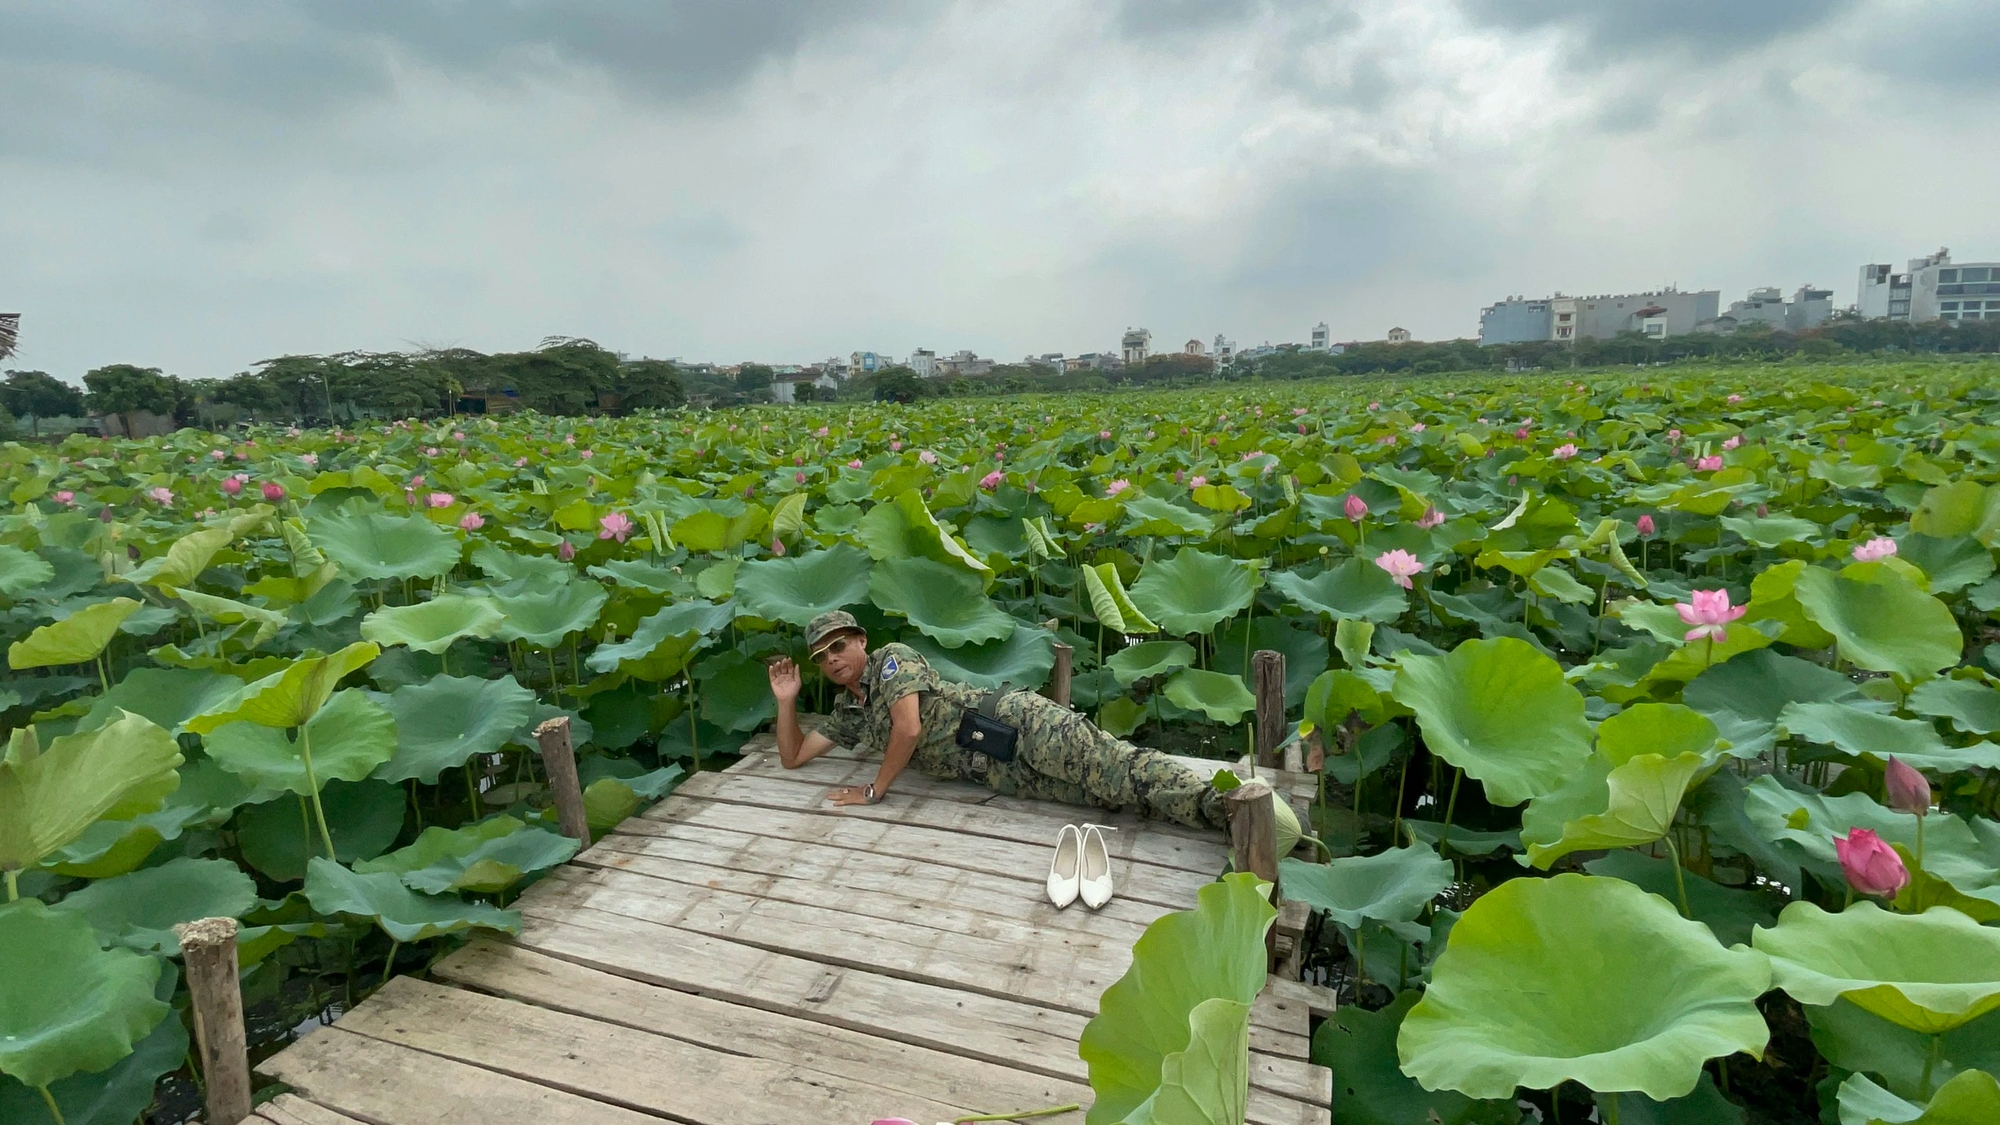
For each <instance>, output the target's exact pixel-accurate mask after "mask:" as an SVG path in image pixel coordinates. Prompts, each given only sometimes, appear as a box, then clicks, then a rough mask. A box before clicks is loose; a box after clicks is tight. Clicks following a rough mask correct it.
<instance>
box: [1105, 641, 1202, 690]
mask: <svg viewBox="0 0 2000 1125" xmlns="http://www.w3.org/2000/svg"><path fill="white" fill-rule="evenodd" d="M1196 655H1197V654H1196V653H1195V651H1194V646H1193V645H1191V644H1188V643H1187V642H1186V641H1146V642H1144V643H1142V644H1136V645H1133V646H1131V647H1130V648H1124V649H1120V650H1118V652H1116V653H1114V654H1113V655H1112V656H1111V657H1110V658H1109V659H1107V660H1106V661H1105V662H1104V666H1105V667H1106V668H1109V669H1110V670H1111V674H1112V675H1113V676H1116V677H1118V682H1119V683H1121V684H1128V685H1129V684H1135V683H1138V682H1139V681H1140V680H1143V679H1146V678H1148V677H1151V676H1163V675H1166V674H1167V673H1169V672H1178V671H1180V670H1181V669H1182V668H1191V667H1193V666H1194V662H1195V656H1196Z"/></svg>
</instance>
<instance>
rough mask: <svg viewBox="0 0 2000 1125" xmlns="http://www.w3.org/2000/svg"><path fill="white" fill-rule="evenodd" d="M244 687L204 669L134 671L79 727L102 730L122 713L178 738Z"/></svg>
mask: <svg viewBox="0 0 2000 1125" xmlns="http://www.w3.org/2000/svg"><path fill="white" fill-rule="evenodd" d="M242 686H243V681H242V680H239V679H237V678H235V677H234V676H225V675H222V674H221V673H219V672H210V671H208V670H206V669H200V668H134V669H132V670H131V671H130V672H127V673H125V678H124V679H122V680H120V681H118V682H117V683H115V684H112V685H111V690H110V691H108V692H105V693H104V694H103V695H102V696H99V697H98V699H97V701H96V702H95V703H93V704H91V706H90V711H89V713H88V714H86V715H85V716H84V717H83V718H82V719H79V720H78V721H77V724H76V726H77V729H78V730H91V729H94V728H96V727H101V726H103V725H104V724H105V723H108V722H110V721H111V720H113V719H115V718H117V717H118V713H119V712H120V711H121V710H122V711H130V712H131V713H133V714H134V715H143V716H145V717H146V718H148V719H150V720H152V721H153V722H154V723H157V724H158V725H160V726H162V727H165V728H166V729H167V730H169V731H172V732H174V733H176V734H178V733H179V732H180V728H181V726H182V724H184V723H186V722H187V721H188V720H189V719H191V718H193V717H195V716H196V715H199V714H201V713H202V712H203V711H206V710H208V709H209V708H211V707H214V706H216V705H218V704H220V703H222V702H223V701H224V700H226V699H228V698H229V697H230V696H232V695H234V694H236V689H238V688H240V687H242Z"/></svg>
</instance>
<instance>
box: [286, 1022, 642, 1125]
mask: <svg viewBox="0 0 2000 1125" xmlns="http://www.w3.org/2000/svg"><path fill="white" fill-rule="evenodd" d="M257 1071H258V1073H260V1074H264V1075H267V1076H269V1077H271V1078H274V1079H277V1080H278V1081H280V1082H283V1083H285V1084H286V1085H288V1086H290V1087H291V1088H292V1089H293V1090H295V1091H297V1092H298V1093H299V1094H300V1095H302V1096H303V1097H304V1098H306V1099H307V1100H308V1101H312V1102H316V1103H318V1104H320V1105H323V1106H326V1107H328V1108H330V1109H333V1110H335V1111H336V1112H339V1113H343V1114H346V1115H347V1116H349V1117H353V1118H357V1119H359V1120H361V1121H366V1122H369V1123H370V1125H659V1118H657V1117H653V1116H650V1115H648V1114H644V1113H638V1112H635V1111H633V1110H630V1109H626V1108H624V1107H622V1106H615V1105H607V1104H605V1103H604V1102H600V1101H595V1100H593V1099H590V1098H586V1097H580V1096H578V1095H576V1094H572V1093H569V1092H568V1091H565V1090H554V1089H550V1088H549V1087H547V1086H543V1085H540V1084H538V1083H534V1082H527V1081H524V1080H522V1079H519V1078H515V1077H512V1076H511V1075H506V1074H498V1073H495V1072H493V1071H490V1070H483V1069H481V1068H479V1067H475V1066H468V1065H466V1064H465V1063H461V1062H455V1061H453V1060H451V1059H446V1058H440V1057H438V1056H437V1055H432V1054H426V1053H424V1052H422V1051H413V1050H411V1049H410V1048H408V1047H399V1046H396V1045H395V1044H393V1043H384V1042H382V1041H381V1040H379V1039H373V1038H370V1037H369V1036H366V1035H356V1034H354V1033H353V1032H351V1031H346V1030H343V1029H342V1028H340V1027H339V1026H334V1027H329V1028H323V1029H321V1030H320V1031H317V1032H314V1033H313V1034H311V1035H308V1036H306V1037H305V1038H304V1039H301V1040H299V1041H298V1042H296V1043H294V1044H292V1045H291V1046H289V1047H287V1048H285V1049H284V1050H282V1051H280V1052H278V1053H277V1054H275V1055H272V1056H271V1057H270V1058H268V1059H265V1060H264V1061H263V1062H262V1063H261V1064H259V1065H258V1067H257ZM656 1080H657V1076H656Z"/></svg>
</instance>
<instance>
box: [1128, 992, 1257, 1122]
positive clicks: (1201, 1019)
mask: <svg viewBox="0 0 2000 1125" xmlns="http://www.w3.org/2000/svg"><path fill="white" fill-rule="evenodd" d="M1249 1055H1250V1005H1248V1004H1244V1003H1241V1002H1239V1001H1236V1000H1225V999H1223V998H1221V997H1216V998H1215V999H1212V1000H1204V1001H1202V1002H1201V1003H1199V1004H1196V1005H1195V1007H1194V1011H1192V1012H1190V1013H1188V1045H1187V1048H1186V1049H1185V1050H1182V1051H1176V1052H1174V1053H1173V1054H1170V1055H1168V1056H1167V1057H1166V1058H1164V1059H1161V1060H1160V1088H1159V1089H1158V1090H1156V1091H1154V1093H1153V1096H1152V1097H1150V1098H1148V1099H1147V1100H1146V1101H1145V1102H1144V1103H1142V1104H1141V1105H1140V1106H1139V1107H1138V1108H1137V1109H1134V1110H1133V1111H1132V1112H1131V1113H1130V1114H1128V1115H1126V1117H1125V1125H1238V1123H1239V1122H1241V1121H1242V1120H1243V1113H1244V1104H1245V1103H1246V1102H1247V1101H1248V1100H1249V1095H1250V1082H1249V1078H1248V1073H1247V1071H1246V1069H1245V1067H1244V1065H1243V1060H1244V1059H1247V1058H1248V1057H1249Z"/></svg>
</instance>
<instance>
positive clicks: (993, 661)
mask: <svg viewBox="0 0 2000 1125" xmlns="http://www.w3.org/2000/svg"><path fill="white" fill-rule="evenodd" d="M904 643H906V644H908V645H909V646H910V647H911V648H913V649H915V650H916V651H917V654H918V655H920V656H922V657H923V658H924V659H925V660H927V661H929V662H930V665H931V667H932V668H935V669H937V672H938V674H939V675H940V676H943V677H944V678H945V679H947V680H950V681H952V682H953V683H960V684H971V685H972V686H973V687H976V688H984V689H986V690H988V691H991V690H993V689H995V688H998V687H999V686H1000V685H1001V684H1003V683H1006V684H1011V685H1013V686H1014V687H1016V688H1021V689H1023V690H1027V691H1034V690H1036V689H1038V688H1040V687H1041V686H1042V685H1043V684H1045V683H1047V682H1048V678H1049V672H1050V670H1052V669H1053V668H1054V667H1055V664H1056V638H1055V634H1054V633H1051V632H1049V631H1048V630H1047V629H1034V628H1027V627H1021V628H1016V629H1015V630H1014V632H1013V633H1012V634H1010V635H1009V636H1008V637H1007V639H1006V640H1004V641H988V642H987V643H986V644H983V645H961V646H959V647H958V648H945V647H943V646H942V645H939V644H937V643H936V642H934V641H932V640H931V639H930V638H929V637H926V636H923V635H921V634H912V635H910V636H909V637H907V638H905V641H904Z"/></svg>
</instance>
